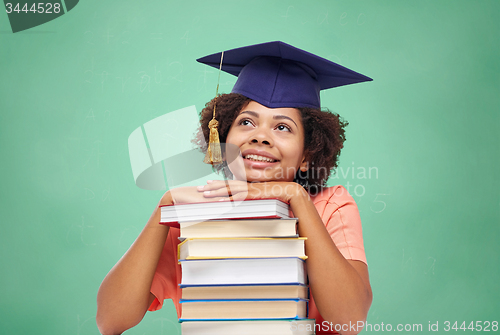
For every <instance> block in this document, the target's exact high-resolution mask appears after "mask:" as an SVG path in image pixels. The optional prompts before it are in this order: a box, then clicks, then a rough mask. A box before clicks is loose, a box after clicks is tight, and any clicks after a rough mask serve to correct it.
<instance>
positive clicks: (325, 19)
mask: <svg viewBox="0 0 500 335" xmlns="http://www.w3.org/2000/svg"><path fill="white" fill-rule="evenodd" d="M320 16H321V14H319V15H318V21H319V18H320ZM325 21H326V24H330V22H328V11H326V14H325V18H324V19H323V21H321V22H320V23H319V25H321V24H323V22H325Z"/></svg>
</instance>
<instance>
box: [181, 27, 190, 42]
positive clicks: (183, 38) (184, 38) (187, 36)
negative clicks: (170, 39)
mask: <svg viewBox="0 0 500 335" xmlns="http://www.w3.org/2000/svg"><path fill="white" fill-rule="evenodd" d="M190 39H191V38H189V30H188V31H186V32H185V33H184V35H183V36H182V37H181V40H186V45H187V44H188V41H189V40H190Z"/></svg>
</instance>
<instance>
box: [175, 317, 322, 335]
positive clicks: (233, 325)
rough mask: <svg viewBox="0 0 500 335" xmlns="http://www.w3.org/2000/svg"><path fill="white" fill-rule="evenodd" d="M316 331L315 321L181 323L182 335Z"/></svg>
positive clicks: (296, 334) (304, 333) (307, 333)
mask: <svg viewBox="0 0 500 335" xmlns="http://www.w3.org/2000/svg"><path fill="white" fill-rule="evenodd" d="M314 330H315V328H314V320H313V319H303V320H263V321H255V320H244V321H192V322H183V323H181V331H182V335H256V334H258V335H312V334H314Z"/></svg>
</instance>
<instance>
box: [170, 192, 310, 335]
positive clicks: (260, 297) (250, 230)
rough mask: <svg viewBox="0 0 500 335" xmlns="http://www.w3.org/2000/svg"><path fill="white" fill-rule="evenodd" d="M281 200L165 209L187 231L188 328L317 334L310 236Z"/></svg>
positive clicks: (182, 250)
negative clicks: (311, 312) (310, 308)
mask: <svg viewBox="0 0 500 335" xmlns="http://www.w3.org/2000/svg"><path fill="white" fill-rule="evenodd" d="M288 213H289V208H288V205H287V204H285V203H283V202H282V201H280V200H277V199H262V200H247V201H243V202H236V203H232V202H208V203H196V204H182V205H176V206H164V207H162V208H161V223H162V224H166V225H169V226H174V227H179V228H180V236H181V237H180V238H181V240H182V242H181V243H180V244H179V247H178V248H179V249H178V255H179V261H180V264H181V268H182V282H181V284H180V285H181V290H182V299H181V300H180V301H179V302H180V303H181V306H182V313H181V318H180V319H179V321H180V322H182V326H181V327H182V333H183V334H184V335H189V334H217V335H224V334H293V335H309V334H314V320H310V319H306V317H307V303H308V298H309V292H308V288H307V286H306V280H307V273H306V269H305V259H306V258H307V256H306V255H305V252H304V242H305V238H301V237H298V235H297V219H295V218H289V216H288Z"/></svg>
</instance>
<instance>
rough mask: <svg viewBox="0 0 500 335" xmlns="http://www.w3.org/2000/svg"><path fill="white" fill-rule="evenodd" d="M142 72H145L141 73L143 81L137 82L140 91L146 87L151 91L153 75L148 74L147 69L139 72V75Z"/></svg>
mask: <svg viewBox="0 0 500 335" xmlns="http://www.w3.org/2000/svg"><path fill="white" fill-rule="evenodd" d="M141 73H144V74H143V75H141V81H138V82H137V83H138V84H139V91H140V92H144V91H145V90H146V88H147V89H148V92H151V89H150V87H151V86H150V83H151V76H149V75H148V74H146V71H140V72H139V75H140V74H141Z"/></svg>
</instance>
